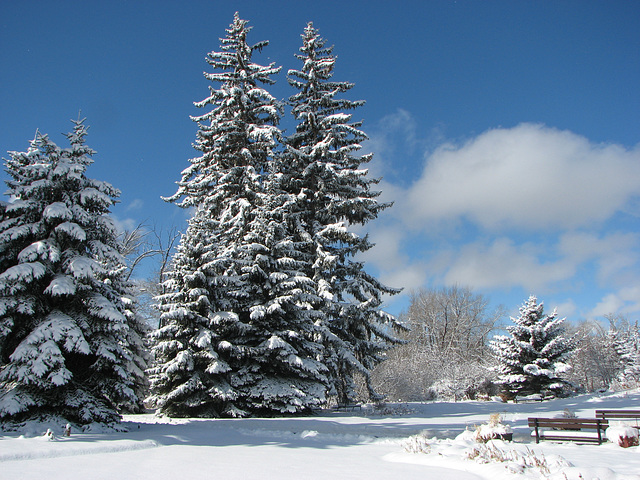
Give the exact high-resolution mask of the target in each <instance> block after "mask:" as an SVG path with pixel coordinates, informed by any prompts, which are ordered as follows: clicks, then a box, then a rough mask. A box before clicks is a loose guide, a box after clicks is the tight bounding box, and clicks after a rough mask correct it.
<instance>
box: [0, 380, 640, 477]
mask: <svg viewBox="0 0 640 480" xmlns="http://www.w3.org/2000/svg"><path fill="white" fill-rule="evenodd" d="M639 403H640V391H637V390H636V391H633V392H626V393H616V394H614V393H605V394H598V395H595V396H594V395H591V396H589V395H585V396H580V397H575V398H569V399H562V400H553V401H547V402H531V403H519V404H514V403H501V402H497V401H494V402H458V403H406V404H388V405H387V406H386V407H385V408H384V409H382V410H376V409H374V408H373V406H369V405H366V406H364V407H363V408H362V410H357V411H356V412H347V413H345V412H340V413H338V412H332V411H325V412H323V413H320V414H318V415H315V416H310V417H295V418H249V419H216V420H203V419H169V418H163V417H157V416H155V415H153V414H146V415H126V416H125V417H124V423H123V426H124V427H126V429H127V430H128V431H126V432H113V431H106V430H101V429H97V428H93V429H90V430H89V431H87V432H79V431H77V430H73V429H72V431H71V436H70V437H65V436H63V431H64V427H65V425H63V424H61V425H59V426H55V425H45V426H43V425H36V424H28V425H26V426H25V427H24V428H23V430H22V431H18V432H0V433H1V434H2V436H0V478H2V479H22V480H31V479H34V480H35V479H38V480H40V479H42V478H46V479H47V480H63V479H64V480H72V479H87V478H91V479H98V480H99V479H113V478H118V479H149V478H153V479H154V480H161V479H175V478H224V479H225V480H231V479H254V478H255V479H278V480H286V479H327V478H338V479H363V478H364V479H367V480H377V479H395V478H398V479H403V480H406V479H421V480H424V479H434V480H435V479H437V480H507V479H509V480H530V479H551V480H564V479H567V480H574V479H575V480H577V479H579V478H582V479H584V480H595V479H596V478H597V479H599V480H640V447H631V448H627V449H625V448H622V447H619V446H617V445H615V444H613V443H610V442H608V443H604V444H603V445H579V444H574V443H554V442H542V443H540V444H539V445H536V444H535V443H532V441H531V438H530V432H529V429H528V427H527V417H529V416H544V417H553V416H555V415H558V414H560V413H561V412H563V411H564V410H565V409H569V410H570V411H572V412H574V413H575V414H577V416H579V417H593V416H594V410H595V409H597V408H600V409H611V408H634V407H636V408H637V405H638V404H639ZM493 413H500V414H501V418H502V421H503V422H504V423H505V424H508V425H510V426H511V429H512V430H513V437H514V441H513V442H503V441H501V440H497V441H490V442H489V443H487V444H484V443H477V442H475V440H474V437H475V435H474V432H475V429H476V427H477V426H479V425H481V424H484V423H486V422H487V421H488V419H489V415H491V414H493ZM47 428H51V430H52V432H53V434H54V435H53V437H51V436H47V435H46V431H47ZM496 456H500V457H502V458H504V461H501V462H497V461H493V460H492V457H493V458H495V457H496ZM469 457H474V458H469ZM534 457H535V459H537V460H538V463H541V462H542V463H544V468H542V467H536V466H535V465H534V464H535V463H536V462H535V461H534V460H532V459H533V458H534Z"/></svg>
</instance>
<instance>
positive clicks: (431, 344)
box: [374, 286, 504, 400]
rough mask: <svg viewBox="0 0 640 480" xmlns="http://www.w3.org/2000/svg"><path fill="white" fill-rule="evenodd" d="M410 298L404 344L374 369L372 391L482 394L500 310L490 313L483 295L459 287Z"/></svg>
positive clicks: (421, 396) (410, 395)
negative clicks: (375, 389)
mask: <svg viewBox="0 0 640 480" xmlns="http://www.w3.org/2000/svg"><path fill="white" fill-rule="evenodd" d="M410 299H411V300H410V301H411V303H410V306H409V309H408V311H407V312H406V313H403V314H402V315H401V317H400V320H401V321H402V322H403V323H404V324H405V325H406V326H407V327H409V331H408V332H406V333H404V334H403V340H404V341H405V342H406V343H405V344H404V345H400V346H398V347H396V348H394V349H392V350H391V351H390V352H388V353H387V360H386V361H385V362H384V363H383V364H382V365H380V366H379V367H378V368H377V369H376V371H375V374H374V379H375V381H376V385H377V388H379V389H380V390H381V391H382V392H384V393H385V394H386V395H387V396H388V397H389V398H393V399H394V400H425V399H429V398H432V397H434V396H438V395H439V396H442V397H447V398H454V399H460V398H464V397H474V396H475V395H476V394H477V393H478V392H480V391H482V390H487V385H488V383H489V382H487V379H490V378H491V376H492V373H491V371H490V369H489V368H490V364H491V357H490V355H489V351H488V349H487V341H488V337H489V335H490V334H491V332H493V331H494V329H495V328H496V324H497V322H498V321H499V319H500V318H501V317H502V316H503V315H504V309H503V308H502V307H498V308H496V309H495V310H493V311H490V310H489V301H488V300H487V299H486V298H485V297H484V296H482V295H478V294H475V293H473V292H472V291H471V290H470V289H469V288H463V287H458V286H453V287H449V288H441V289H420V290H418V291H416V292H413V293H412V294H411V297H410ZM483 382H484V383H485V385H482V384H483Z"/></svg>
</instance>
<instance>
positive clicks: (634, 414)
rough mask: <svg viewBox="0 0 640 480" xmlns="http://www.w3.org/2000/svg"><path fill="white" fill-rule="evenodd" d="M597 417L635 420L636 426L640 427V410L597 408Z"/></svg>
mask: <svg viewBox="0 0 640 480" xmlns="http://www.w3.org/2000/svg"><path fill="white" fill-rule="evenodd" d="M596 418H601V419H603V420H633V421H634V422H635V425H632V427H635V428H637V429H640V410H596Z"/></svg>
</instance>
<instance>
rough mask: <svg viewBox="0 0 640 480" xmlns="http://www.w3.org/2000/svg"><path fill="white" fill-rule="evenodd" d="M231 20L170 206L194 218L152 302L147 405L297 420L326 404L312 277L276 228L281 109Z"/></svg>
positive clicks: (214, 56)
mask: <svg viewBox="0 0 640 480" xmlns="http://www.w3.org/2000/svg"><path fill="white" fill-rule="evenodd" d="M249 30H250V28H249V27H248V26H247V22H246V21H245V20H241V19H240V18H239V16H238V14H237V13H236V15H235V17H234V21H233V23H232V24H231V26H230V27H229V29H228V30H227V36H226V37H225V38H223V39H221V42H222V45H221V49H222V51H221V52H211V53H209V55H208V59H207V61H208V63H209V64H210V65H211V66H212V67H213V68H214V69H215V70H218V71H219V72H218V73H210V74H205V76H206V78H207V79H209V80H211V81H212V82H216V83H219V84H220V87H219V88H217V89H215V88H213V87H211V88H210V91H211V95H210V96H209V97H208V98H207V99H205V100H203V101H202V102H198V103H196V105H197V106H198V107H212V109H211V110H210V111H209V112H208V113H206V114H204V115H202V116H198V117H194V118H193V120H195V121H196V122H198V125H199V131H198V134H197V142H196V146H195V147H196V149H198V150H199V151H200V152H202V155H201V156H200V157H198V158H195V159H193V160H191V163H192V165H191V166H190V167H189V168H187V169H186V170H185V171H183V173H182V179H181V181H180V182H179V183H178V184H179V188H178V191H177V193H176V194H175V195H174V196H172V197H170V198H168V200H169V201H172V202H177V203H178V204H179V205H180V206H183V207H195V213H194V215H193V217H192V218H191V220H190V221H189V226H188V228H187V231H186V233H185V235H184V236H183V237H182V239H181V242H180V245H179V248H178V251H177V254H176V256H175V258H174V262H173V269H172V271H171V272H170V273H169V275H168V277H169V279H168V281H167V282H166V284H165V287H166V288H167V289H168V293H166V294H164V295H162V296H160V297H159V308H160V309H161V311H162V312H163V314H162V317H161V325H162V326H161V328H160V329H159V330H158V331H157V332H156V333H155V339H156V346H155V349H154V351H155V355H156V359H157V363H156V365H155V366H154V367H153V368H152V369H151V370H150V373H151V387H152V396H151V399H152V400H153V401H154V402H155V403H156V405H157V406H158V408H159V410H160V411H161V412H164V413H166V414H168V415H172V416H246V415H250V414H281V413H295V412H300V411H304V410H308V409H310V408H312V407H316V406H318V405H319V404H320V403H322V402H323V401H324V385H325V384H326V378H325V376H324V375H325V374H324V372H325V371H326V368H325V367H324V366H323V364H322V363H320V362H318V360H317V357H319V356H320V355H321V346H320V344H318V343H317V342H316V339H317V338H318V337H319V334H318V332H317V330H318V329H319V328H320V327H318V326H316V325H315V323H314V322H315V320H316V317H317V315H318V312H317V311H316V307H315V306H316V304H318V303H319V299H318V298H317V296H316V295H315V294H314V291H315V289H314V285H313V283H312V281H311V280H310V279H309V278H308V277H306V276H305V274H304V269H303V268H301V267H300V264H299V262H300V259H299V258H297V257H298V256H297V253H296V250H295V243H294V242H293V241H292V239H291V238H290V236H289V235H288V233H287V230H286V229H285V228H283V222H284V218H283V212H284V211H285V210H283V208H284V206H285V205H286V204H287V197H286V196H283V195H281V194H280V193H281V192H280V191H279V190H278V185H277V181H276V180H275V179H276V178H278V175H277V173H276V172H274V171H273V169H272V167H273V165H272V163H271V162H272V158H273V156H274V150H275V148H276V146H277V141H278V140H279V138H280V136H281V134H280V131H279V129H278V128H277V124H278V122H279V119H280V114H281V105H280V103H279V102H278V101H276V100H275V99H274V98H273V97H272V96H271V95H270V94H269V93H268V92H267V91H266V90H265V89H263V88H261V87H260V84H267V85H269V84H272V83H273V80H272V79H271V76H272V75H273V74H275V73H277V72H279V70H280V68H279V67H278V68H276V67H275V66H274V65H273V64H271V65H269V66H261V65H258V64H256V63H253V62H252V54H253V53H254V52H255V51H256V50H260V49H262V48H263V47H264V46H266V45H267V42H260V43H258V44H256V45H253V46H250V45H249V44H247V40H246V36H247V33H248V32H249Z"/></svg>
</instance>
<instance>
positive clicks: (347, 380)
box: [278, 23, 398, 402]
mask: <svg viewBox="0 0 640 480" xmlns="http://www.w3.org/2000/svg"><path fill="white" fill-rule="evenodd" d="M302 41H303V44H302V47H301V48H300V54H298V55H296V57H297V58H298V59H299V60H300V61H301V62H302V68H301V69H300V70H289V75H288V79H289V83H290V85H291V86H292V87H294V88H295V89H296V90H298V93H296V94H295V95H292V96H291V97H290V99H289V103H290V105H291V107H292V114H293V116H294V117H295V119H296V120H297V122H298V123H297V126H296V130H295V132H294V133H293V134H291V135H290V136H289V137H288V138H287V139H286V147H287V148H286V152H285V154H284V155H282V157H281V163H280V164H279V165H278V170H279V171H280V172H281V178H280V188H281V189H282V190H284V191H286V192H287V193H288V194H289V195H290V197H291V199H292V202H291V204H290V205H289V207H288V208H289V215H288V222H289V224H290V225H291V230H292V231H293V232H295V235H296V236H297V241H298V242H299V250H300V251H301V252H304V254H305V255H306V257H307V259H306V261H307V263H308V264H309V265H311V271H310V272H309V274H308V275H309V277H310V278H311V279H312V280H313V281H314V283H315V284H316V285H317V286H318V293H319V294H320V295H321V296H322V297H323V305H322V312H323V313H324V317H325V318H324V320H323V326H324V327H326V329H325V331H326V333H327V334H326V335H325V337H324V343H325V354H324V362H325V363H326V364H327V366H328V368H329V370H330V379H331V385H330V387H331V388H330V393H331V395H333V396H335V397H337V399H338V401H339V402H347V401H350V400H353V399H354V397H355V390H356V384H355V383H354V376H355V375H356V374H361V375H363V376H364V378H365V379H366V381H367V386H368V387H369V394H370V397H371V398H373V399H377V398H378V396H377V394H376V393H375V392H374V390H373V389H372V388H371V386H370V383H369V372H370V371H371V369H372V368H373V367H374V366H375V365H376V364H377V363H379V362H380V361H381V355H380V354H381V352H383V351H384V350H386V349H387V348H389V346H390V345H392V344H393V343H395V342H397V340H396V339H395V338H394V337H393V336H392V334H391V332H390V328H389V326H390V325H395V326H397V323H396V321H395V319H394V318H393V317H392V316H391V315H388V314H387V313H385V312H383V311H382V310H381V308H380V307H381V304H382V295H383V294H394V293H397V292H398V290H396V289H393V288H389V287H386V286H384V285H383V284H381V283H380V282H379V281H378V280H377V279H376V278H374V277H373V276H371V275H369V274H367V273H366V272H365V270H364V265H363V263H362V262H359V261H358V260H356V259H355V258H354V257H355V256H356V255H357V254H358V253H361V252H365V251H367V250H369V249H370V248H371V247H372V246H373V245H372V244H371V243H370V242H369V240H368V238H367V237H366V236H365V237H360V236H359V235H357V234H356V233H355V232H354V231H353V230H352V229H350V228H351V227H352V226H354V225H363V224H365V223H367V222H368V221H370V220H373V219H374V218H376V217H377V215H378V213H379V212H380V211H382V210H383V209H385V208H387V207H389V206H390V204H387V203H379V202H378V201H377V200H376V198H377V197H378V196H379V194H380V192H377V191H375V190H372V187H373V186H374V185H376V184H377V183H378V182H379V180H378V179H375V178H371V177H370V176H369V175H368V172H367V170H365V169H363V168H362V166H363V165H365V164H366V163H368V162H369V161H370V160H371V157H372V155H371V154H369V155H362V156H359V155H358V154H357V152H358V151H359V150H360V149H361V145H360V143H361V142H362V141H364V140H365V139H366V138H367V136H366V135H365V134H364V132H362V131H361V130H360V129H359V128H360V126H361V123H362V122H354V121H352V115H351V114H348V113H346V112H347V111H349V110H352V109H355V108H357V107H360V106H362V105H363V104H364V102H363V101H351V100H347V99H344V98H339V96H340V94H343V93H345V92H347V91H349V90H350V89H351V88H352V87H353V84H352V83H348V82H336V81H333V80H332V77H333V70H334V66H335V61H336V57H335V56H333V55H332V50H333V47H327V46H326V41H325V40H324V39H322V38H321V37H320V35H319V33H318V31H317V30H316V29H315V28H314V27H313V24H312V23H309V24H308V25H307V27H306V28H305V30H304V33H303V34H302Z"/></svg>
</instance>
